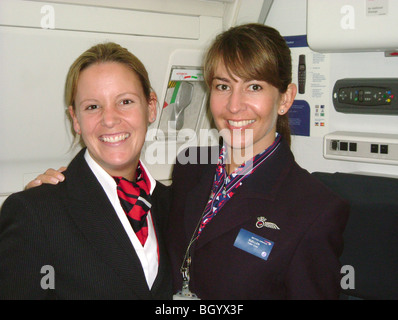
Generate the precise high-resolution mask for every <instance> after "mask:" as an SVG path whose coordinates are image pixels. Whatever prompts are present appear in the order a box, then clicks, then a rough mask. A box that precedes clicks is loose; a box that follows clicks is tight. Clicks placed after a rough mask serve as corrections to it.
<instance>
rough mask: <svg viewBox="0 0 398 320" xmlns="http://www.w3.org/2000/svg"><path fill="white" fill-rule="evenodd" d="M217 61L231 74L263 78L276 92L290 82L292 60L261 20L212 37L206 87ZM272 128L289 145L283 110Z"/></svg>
mask: <svg viewBox="0 0 398 320" xmlns="http://www.w3.org/2000/svg"><path fill="white" fill-rule="evenodd" d="M219 63H224V65H225V67H226V68H227V70H228V72H229V74H230V76H231V77H232V76H233V75H236V76H238V77H239V78H242V79H244V80H251V79H256V80H262V81H266V82H268V83H269V84H271V85H273V86H274V87H276V88H277V89H278V90H279V92H280V93H285V92H286V91H287V89H288V86H289V84H290V83H291V82H292V60H291V54H290V49H289V47H288V45H287V44H286V41H285V39H284V38H283V37H282V36H281V35H280V33H279V32H278V31H277V30H275V29H274V28H271V27H268V26H265V25H262V24H257V23H250V24H245V25H241V26H236V27H233V28H230V29H229V30H227V31H225V32H224V33H222V34H220V35H218V36H217V37H216V39H215V40H214V42H213V43H212V45H211V46H210V49H209V50H208V52H207V55H206V57H205V62H204V77H205V82H206V84H207V86H208V87H209V88H210V87H211V83H212V81H213V77H214V73H215V70H216V68H217V65H218V64H219ZM276 130H277V131H278V132H279V133H280V134H281V135H282V136H283V138H284V139H285V140H286V141H287V142H288V143H289V145H290V142H291V136H290V126H289V118H288V116H287V114H284V115H278V120H277V125H276Z"/></svg>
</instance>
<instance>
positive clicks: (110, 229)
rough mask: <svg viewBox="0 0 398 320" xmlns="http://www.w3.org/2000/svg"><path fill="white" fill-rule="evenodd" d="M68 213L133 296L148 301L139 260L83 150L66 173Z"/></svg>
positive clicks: (146, 287)
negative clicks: (68, 201) (68, 200)
mask: <svg viewBox="0 0 398 320" xmlns="http://www.w3.org/2000/svg"><path fill="white" fill-rule="evenodd" d="M66 182H67V184H68V185H67V189H68V197H69V199H72V201H71V204H70V209H69V213H70V215H71V216H72V218H73V219H74V221H75V222H76V224H77V226H78V227H79V229H80V230H81V231H82V232H83V233H84V234H85V236H86V238H87V240H88V241H89V242H90V243H91V245H92V247H93V249H94V250H96V251H97V253H98V254H99V256H100V257H102V259H103V260H104V261H105V263H107V264H108V265H109V266H110V267H111V268H113V269H114V271H115V274H117V275H118V276H119V277H120V278H121V280H122V281H123V282H124V283H126V285H127V286H129V287H130V288H131V289H132V290H134V295H135V296H138V297H139V298H141V299H149V298H150V292H149V288H148V285H147V283H146V280H145V275H144V272H143V270H142V267H141V263H140V261H139V258H138V256H137V254H136V252H135V250H134V247H133V245H132V244H131V242H130V240H129V238H128V236H127V234H126V232H125V230H124V228H123V226H122V224H121V223H120V221H119V219H118V217H117V214H116V213H115V211H114V209H113V206H112V204H111V203H110V201H109V200H108V197H107V196H106V193H105V191H104V190H103V189H102V187H101V185H100V183H99V182H98V180H97V179H96V178H95V176H94V174H93V173H92V172H91V170H90V168H89V167H88V165H87V163H86V161H85V160H84V150H82V151H81V152H80V153H79V154H78V155H77V156H76V158H75V159H74V160H73V161H72V163H71V164H70V165H69V167H68V171H67V172H66Z"/></svg>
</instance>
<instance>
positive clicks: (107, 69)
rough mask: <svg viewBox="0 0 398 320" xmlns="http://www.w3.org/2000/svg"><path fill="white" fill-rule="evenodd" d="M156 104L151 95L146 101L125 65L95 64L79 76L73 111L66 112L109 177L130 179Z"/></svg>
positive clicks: (132, 73) (154, 97)
mask: <svg viewBox="0 0 398 320" xmlns="http://www.w3.org/2000/svg"><path fill="white" fill-rule="evenodd" d="M156 101H157V100H156V95H155V94H154V93H152V94H151V98H150V101H148V100H147V98H146V97H145V95H144V92H143V87H142V84H141V82H140V80H139V78H138V76H137V74H136V73H135V72H134V71H132V70H131V69H129V68H128V67H127V66H126V65H124V64H122V63H118V62H105V63H96V64H93V65H91V66H89V67H88V68H87V69H84V70H83V71H82V72H81V73H80V76H79V80H78V85H77V92H76V98H75V111H74V110H73V108H72V107H69V112H70V114H71V117H72V119H73V127H74V130H75V131H76V133H78V134H81V135H82V138H83V141H84V143H85V145H86V146H87V149H88V151H89V153H90V155H91V156H92V158H93V159H94V160H95V161H96V162H97V163H98V164H99V165H100V166H101V167H102V168H103V169H104V170H105V171H107V172H108V173H109V174H110V175H112V176H123V177H125V178H127V179H130V180H132V179H133V177H134V172H135V169H136V166H137V164H138V161H139V158H140V153H141V149H142V146H143V144H144V142H145V136H146V132H147V127H148V124H149V122H153V121H154V119H155V118H156Z"/></svg>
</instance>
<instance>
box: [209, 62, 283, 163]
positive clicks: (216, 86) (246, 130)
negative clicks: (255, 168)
mask: <svg viewBox="0 0 398 320" xmlns="http://www.w3.org/2000/svg"><path fill="white" fill-rule="evenodd" d="M282 96H283V95H282V94H280V93H279V91H278V89H277V88H275V87H274V86H272V85H270V84H269V83H267V82H265V81H257V80H244V79H241V78H239V77H237V76H235V75H231V74H230V73H229V72H228V71H227V69H226V68H225V66H224V64H222V63H219V64H218V65H217V68H216V69H215V72H214V77H213V81H212V85H211V92H210V109H211V112H212V114H213V118H214V121H215V124H216V126H217V128H218V130H219V131H220V134H221V136H222V137H223V138H224V142H225V143H226V145H227V146H228V147H230V148H232V149H245V150H246V151H245V152H247V151H249V150H251V151H250V152H249V153H251V157H253V156H254V155H256V154H258V153H260V152H261V151H263V150H265V149H266V148H267V147H269V146H270V145H271V144H272V143H273V142H274V140H275V133H276V121H277V116H278V112H281V110H282V109H283V105H282V104H281V103H280V101H281V98H282ZM285 111H287V110H284V111H283V112H285ZM248 157H249V156H248ZM246 160H247V159H246Z"/></svg>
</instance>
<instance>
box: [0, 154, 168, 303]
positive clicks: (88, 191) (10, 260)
mask: <svg viewBox="0 0 398 320" xmlns="http://www.w3.org/2000/svg"><path fill="white" fill-rule="evenodd" d="M84 152H85V149H83V150H82V151H81V152H79V154H78V155H77V156H76V157H75V159H74V160H72V162H71V163H70V165H69V166H68V169H67V171H66V172H65V176H66V179H65V182H63V183H60V184H58V185H56V186H54V185H43V186H40V187H37V188H32V189H29V190H27V191H23V192H19V193H16V194H13V195H11V196H10V197H8V198H7V200H6V201H5V202H4V204H3V206H2V210H1V214H0V298H2V299H47V298H49V299H170V298H171V291H172V290H171V272H170V265H169V261H168V257H167V254H166V250H165V245H164V241H163V239H164V236H163V231H164V230H163V229H164V226H165V224H166V219H167V213H168V203H169V191H168V189H167V188H166V187H165V186H163V185H162V184H160V183H157V185H156V188H155V190H154V192H153V195H152V199H153V207H152V209H151V212H152V215H153V221H154V225H155V230H156V233H157V238H158V243H159V252H160V261H159V272H158V276H157V278H156V280H155V282H154V284H153V286H152V289H151V290H149V288H148V285H147V283H146V280H145V276H144V273H143V270H142V267H141V263H140V260H139V258H138V256H137V254H136V252H135V250H134V247H133V245H132V244H131V242H130V240H129V238H128V236H127V234H126V232H125V230H124V228H123V226H122V224H121V222H120V220H119V219H118V217H117V215H116V213H115V211H114V209H113V207H112V205H111V203H110V201H109V200H108V198H107V196H106V194H105V192H104V190H103V189H102V187H101V185H100V183H99V182H98V180H97V179H96V177H95V176H94V174H93V173H92V171H91V170H90V168H89V167H88V165H87V163H86V161H85V160H84ZM46 265H49V266H52V267H53V268H54V276H55V277H54V280H55V281H54V284H55V289H46V290H43V288H42V286H41V280H42V279H43V277H45V276H46V275H49V273H48V272H44V271H43V272H44V273H41V270H42V269H41V268H42V267H43V266H46ZM44 270H46V269H44Z"/></svg>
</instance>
